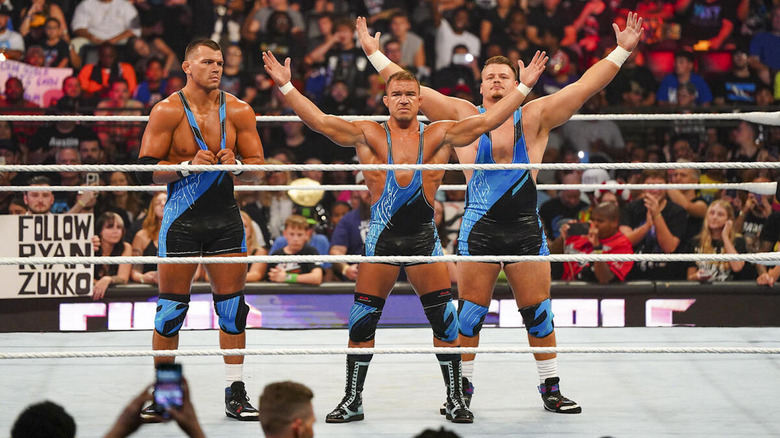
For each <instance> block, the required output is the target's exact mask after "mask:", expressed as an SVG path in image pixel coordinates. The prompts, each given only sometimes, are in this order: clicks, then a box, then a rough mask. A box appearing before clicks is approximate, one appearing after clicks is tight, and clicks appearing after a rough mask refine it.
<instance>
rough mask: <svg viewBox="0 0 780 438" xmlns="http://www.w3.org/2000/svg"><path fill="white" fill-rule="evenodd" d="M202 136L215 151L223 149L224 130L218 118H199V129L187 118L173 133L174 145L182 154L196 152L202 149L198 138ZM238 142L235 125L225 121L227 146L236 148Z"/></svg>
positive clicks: (206, 143)
mask: <svg viewBox="0 0 780 438" xmlns="http://www.w3.org/2000/svg"><path fill="white" fill-rule="evenodd" d="M198 134H199V136H200V138H201V139H202V140H203V143H204V144H205V145H206V147H208V149H209V150H210V151H212V152H214V153H216V152H218V151H219V150H220V149H221V146H220V144H221V142H222V130H221V128H220V122H219V119H218V118H216V117H215V118H214V119H213V120H212V119H205V120H198V129H197V131H193V129H192V128H191V127H190V125H189V123H187V121H186V120H185V121H184V123H181V124H179V126H177V127H176V130H175V131H174V133H173V138H172V142H171V143H172V147H173V148H174V149H175V150H176V151H177V152H178V153H179V154H182V155H185V154H194V153H196V152H197V151H198V150H199V149H201V146H200V142H199V141H198V140H197V138H198V137H196V135H198ZM235 144H236V131H235V129H234V128H233V125H232V124H230V123H228V122H227V121H226V122H225V147H226V148H228V149H234V148H235Z"/></svg>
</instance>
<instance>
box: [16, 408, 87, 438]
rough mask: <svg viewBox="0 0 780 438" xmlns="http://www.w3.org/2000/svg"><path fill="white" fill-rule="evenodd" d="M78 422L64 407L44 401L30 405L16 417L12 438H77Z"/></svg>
mask: <svg viewBox="0 0 780 438" xmlns="http://www.w3.org/2000/svg"><path fill="white" fill-rule="evenodd" d="M75 436H76V422H75V421H74V420H73V417H72V416H70V414H68V413H67V412H66V411H65V409H63V408H62V406H60V405H58V404H56V403H53V402H50V401H44V402H40V403H36V404H34V405H30V406H28V407H27V408H25V409H24V411H22V413H21V414H19V416H18V417H16V420H15V421H14V424H13V426H11V438H43V437H46V438H75Z"/></svg>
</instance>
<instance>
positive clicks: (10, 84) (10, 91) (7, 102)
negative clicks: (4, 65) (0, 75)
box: [0, 76, 40, 114]
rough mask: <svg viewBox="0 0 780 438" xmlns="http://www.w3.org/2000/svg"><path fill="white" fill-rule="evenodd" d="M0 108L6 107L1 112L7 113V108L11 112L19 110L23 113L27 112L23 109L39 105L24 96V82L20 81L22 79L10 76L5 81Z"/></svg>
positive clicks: (34, 107)
mask: <svg viewBox="0 0 780 438" xmlns="http://www.w3.org/2000/svg"><path fill="white" fill-rule="evenodd" d="M0 108H2V109H6V111H3V112H4V113H5V114H9V111H7V110H12V111H11V112H12V113H19V112H20V111H21V112H22V113H25V112H29V111H25V109H27V110H29V109H36V108H40V107H39V106H38V104H36V103H35V102H32V101H29V100H27V99H25V98H24V84H23V83H22V80H21V79H19V78H17V77H14V76H10V77H9V78H8V79H6V81H5V92H4V94H3V99H2V100H0Z"/></svg>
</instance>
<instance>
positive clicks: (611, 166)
mask: <svg viewBox="0 0 780 438" xmlns="http://www.w3.org/2000/svg"><path fill="white" fill-rule="evenodd" d="M0 169H2V170H3V171H4V172H153V171H177V170H179V171H181V170H188V171H190V172H205V171H209V170H211V171H225V172H233V171H249V172H251V171H268V172H300V171H306V170H320V171H330V172H335V171H361V170H509V169H520V170H535V169H539V170H587V169H606V170H618V169H628V170H644V169H780V162H769V161H759V162H755V163H748V162H725V163H724V162H712V163H709V162H690V163H679V162H677V163H507V164H475V163H472V164H454V163H453V164H243V165H238V164H152V165H148V164H71V165H64V164H7V165H2V166H0Z"/></svg>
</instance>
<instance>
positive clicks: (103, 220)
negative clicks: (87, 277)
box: [92, 212, 133, 300]
mask: <svg viewBox="0 0 780 438" xmlns="http://www.w3.org/2000/svg"><path fill="white" fill-rule="evenodd" d="M124 235H125V223H124V222H122V218H121V217H120V216H119V215H118V214H116V213H112V212H105V213H103V214H101V215H100V216H99V217H98V218H97V219H96V220H95V235H94V236H93V237H92V247H93V250H94V253H95V256H96V257H100V256H112V257H118V256H121V257H130V256H131V255H133V247H132V246H130V244H129V243H127V242H125V241H124V240H123V238H124ZM131 270H132V266H131V265H130V264H129V263H123V264H121V265H95V277H94V279H93V280H94V282H95V284H94V286H92V299H93V300H99V299H101V298H103V297H104V296H105V295H106V290H107V289H108V288H109V287H110V286H111V285H113V284H127V282H128V281H129V279H130V271H131Z"/></svg>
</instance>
